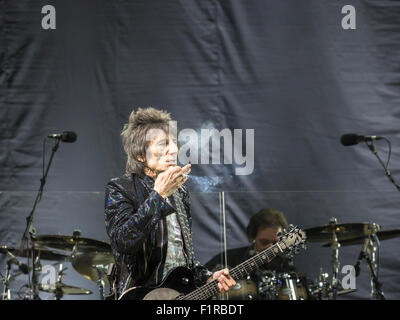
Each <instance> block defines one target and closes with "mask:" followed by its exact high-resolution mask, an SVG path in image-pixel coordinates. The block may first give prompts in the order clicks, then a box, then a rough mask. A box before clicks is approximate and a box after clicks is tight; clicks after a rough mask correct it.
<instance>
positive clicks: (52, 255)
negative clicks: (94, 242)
mask: <svg viewBox="0 0 400 320" xmlns="http://www.w3.org/2000/svg"><path fill="white" fill-rule="evenodd" d="M7 251H8V252H10V253H12V254H13V255H14V256H17V257H23V258H27V257H31V256H32V250H31V249H30V248H28V249H22V250H20V249H19V248H12V247H7V246H0V253H3V254H7ZM35 255H37V256H38V257H39V259H42V260H51V261H69V260H70V256H69V255H66V254H62V253H56V252H52V251H50V250H48V249H42V248H40V249H38V248H37V249H35Z"/></svg>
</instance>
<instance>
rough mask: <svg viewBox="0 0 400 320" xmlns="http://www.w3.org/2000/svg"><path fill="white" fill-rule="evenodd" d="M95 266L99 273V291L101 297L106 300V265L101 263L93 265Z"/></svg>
mask: <svg viewBox="0 0 400 320" xmlns="http://www.w3.org/2000/svg"><path fill="white" fill-rule="evenodd" d="M93 268H95V269H96V271H97V275H98V277H99V278H98V280H97V286H98V287H99V293H100V299H101V300H104V287H105V282H104V279H103V277H104V276H105V275H106V273H105V266H104V265H102V264H100V265H93Z"/></svg>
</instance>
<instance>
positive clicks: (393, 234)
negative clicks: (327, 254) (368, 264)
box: [323, 229, 400, 247]
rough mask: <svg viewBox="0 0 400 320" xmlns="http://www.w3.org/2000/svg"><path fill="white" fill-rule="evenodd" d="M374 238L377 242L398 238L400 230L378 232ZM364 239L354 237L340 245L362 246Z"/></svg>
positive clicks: (328, 244)
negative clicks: (376, 238)
mask: <svg viewBox="0 0 400 320" xmlns="http://www.w3.org/2000/svg"><path fill="white" fill-rule="evenodd" d="M376 236H377V237H378V239H379V241H382V240H389V239H393V238H398V237H400V229H393V230H384V231H378V232H377V233H376ZM366 237H367V236H364V237H355V238H353V239H347V240H343V241H341V242H340V245H341V246H353V245H356V244H362V243H363V242H364V240H365V238H366ZM330 245H331V244H330V243H326V244H324V245H323V247H330Z"/></svg>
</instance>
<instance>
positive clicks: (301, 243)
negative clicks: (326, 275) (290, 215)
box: [278, 225, 307, 254]
mask: <svg viewBox="0 0 400 320" xmlns="http://www.w3.org/2000/svg"><path fill="white" fill-rule="evenodd" d="M278 237H279V242H278V243H279V246H280V247H281V249H282V250H283V251H290V252H291V253H295V254H298V253H299V252H300V249H304V250H305V249H307V245H306V238H307V237H306V233H305V232H304V231H303V230H301V229H300V228H298V227H297V226H296V227H295V226H293V225H290V226H289V231H288V232H287V233H285V234H284V235H279V234H278Z"/></svg>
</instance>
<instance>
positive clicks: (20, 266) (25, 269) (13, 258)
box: [7, 251, 29, 274]
mask: <svg viewBox="0 0 400 320" xmlns="http://www.w3.org/2000/svg"><path fill="white" fill-rule="evenodd" d="M7 255H8V256H9V257H10V260H9V262H10V263H14V264H15V265H17V266H18V269H19V270H20V271H21V272H22V273H25V274H28V273H29V267H28V266H27V265H26V264H25V263H22V262H21V261H19V260H18V259H17V257H16V256H14V255H13V254H12V253H11V252H10V251H7Z"/></svg>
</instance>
